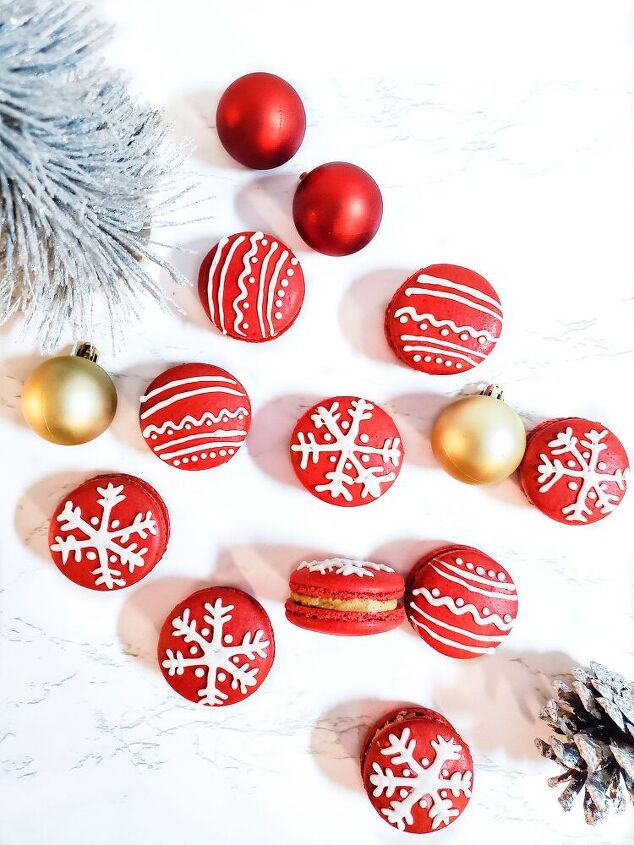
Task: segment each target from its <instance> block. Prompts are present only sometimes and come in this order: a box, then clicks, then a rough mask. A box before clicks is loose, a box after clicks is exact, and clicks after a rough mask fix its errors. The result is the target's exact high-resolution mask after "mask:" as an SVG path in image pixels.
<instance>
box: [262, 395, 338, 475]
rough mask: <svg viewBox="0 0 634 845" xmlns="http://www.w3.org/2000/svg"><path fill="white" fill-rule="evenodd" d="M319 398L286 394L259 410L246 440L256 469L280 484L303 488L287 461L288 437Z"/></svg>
mask: <svg viewBox="0 0 634 845" xmlns="http://www.w3.org/2000/svg"><path fill="white" fill-rule="evenodd" d="M321 398H322V397H320V396H311V395H307V394H289V395H287V396H278V397H276V398H275V399H271V400H270V401H269V402H267V403H266V404H264V405H262V406H261V407H260V409H259V410H258V411H257V412H256V413H255V415H254V416H253V419H252V421H251V430H250V432H249V436H248V438H247V449H248V452H249V455H250V456H251V457H252V458H253V461H254V463H255V464H256V466H257V467H258V469H261V470H262V472H264V473H266V474H267V475H268V476H270V477H271V478H273V479H275V480H276V481H281V482H282V483H283V484H288V485H290V486H291V487H302V485H301V484H300V482H299V480H298V479H297V476H296V475H295V471H294V470H293V467H292V464H291V461H290V455H289V446H290V439H291V434H292V433H293V429H294V428H295V424H296V423H297V420H298V419H299V418H300V417H301V416H302V414H304V413H305V411H307V410H308V408H310V407H311V406H312V405H314V404H315V403H316V402H318V401H319V400H320V399H321ZM302 489H303V488H302Z"/></svg>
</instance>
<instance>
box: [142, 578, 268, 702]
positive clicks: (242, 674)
mask: <svg viewBox="0 0 634 845" xmlns="http://www.w3.org/2000/svg"><path fill="white" fill-rule="evenodd" d="M157 655H158V662H159V666H160V667H161V671H162V672H163V676H164V678H165V680H166V681H167V683H168V684H169V685H170V686H171V687H172V689H173V690H175V691H176V692H177V693H178V694H179V695H181V696H183V698H186V699H187V700H188V701H194V702H196V703H198V704H204V705H208V706H210V707H223V706H226V705H229V704H236V703H237V702H239V701H243V700H244V699H245V698H248V696H250V695H253V693H254V692H255V691H256V690H257V689H258V688H259V687H260V685H261V684H262V683H263V681H264V680H265V678H266V676H267V675H268V673H269V671H270V669H271V666H272V665H273V660H274V658H275V639H274V636H273V628H272V626H271V621H270V619H269V617H268V614H267V612H266V611H265V610H264V608H263V607H262V605H261V604H260V603H259V602H258V601H256V600H255V599H254V598H253V596H250V595H248V594H247V593H245V592H243V591H242V590H238V589H235V588H233V587H207V588H205V589H203V590H198V591H197V592H195V593H192V595H190V596H189V597H188V598H186V599H185V600H184V601H182V602H180V603H179V604H177V605H176V607H175V608H174V609H173V610H172V612H171V613H170V614H169V616H168V617H167V619H166V620H165V622H164V623H163V627H162V628H161V632H160V634H159V641H158V650H157Z"/></svg>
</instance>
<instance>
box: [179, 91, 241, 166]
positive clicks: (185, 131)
mask: <svg viewBox="0 0 634 845" xmlns="http://www.w3.org/2000/svg"><path fill="white" fill-rule="evenodd" d="M222 93H223V92H222V91H220V90H216V89H208V88H207V89H200V90H198V91H190V92H189V93H188V94H184V95H183V96H182V97H177V98H176V99H174V100H172V102H171V103H169V104H168V105H167V107H166V108H165V117H166V120H167V122H168V123H172V124H173V127H174V133H175V134H176V135H177V136H178V137H177V140H178V139H182V140H185V139H191V140H192V141H193V144H194V148H193V150H192V158H194V159H196V160H197V161H199V162H201V163H203V164H206V165H210V166H213V167H226V168H231V169H234V170H245V169H246V168H244V167H243V166H242V165H241V164H239V163H238V162H237V161H235V160H234V159H232V158H231V156H230V155H229V153H227V152H226V150H225V148H224V147H223V146H222V144H221V143H220V138H219V137H218V133H217V132H216V109H217V107H218V101H219V100H220V97H221V96H222Z"/></svg>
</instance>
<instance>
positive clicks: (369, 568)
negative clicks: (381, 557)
mask: <svg viewBox="0 0 634 845" xmlns="http://www.w3.org/2000/svg"><path fill="white" fill-rule="evenodd" d="M300 569H307V570H308V571H309V572H319V573H321V575H327V574H329V573H331V572H333V573H334V574H335V575H358V576H359V577H360V578H363V576H364V575H368V576H369V577H370V578H374V573H375V572H394V570H393V569H392V568H391V567H390V566H386V565H385V564H384V563H372V562H371V561H369V560H346V559H345V558H333V559H331V560H313V561H310V562H309V561H307V560H305V561H304V562H303V563H300V565H299V566H298V567H297V570H298V571H299V570H300Z"/></svg>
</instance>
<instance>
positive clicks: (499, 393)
mask: <svg viewBox="0 0 634 845" xmlns="http://www.w3.org/2000/svg"><path fill="white" fill-rule="evenodd" d="M480 395H481V396H490V397H491V398H492V399H499V400H500V402H502V401H503V400H504V391H503V390H502V388H501V387H500V386H499V384H487V386H486V387H485V388H484V390H483V391H482V392H481V394H480Z"/></svg>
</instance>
